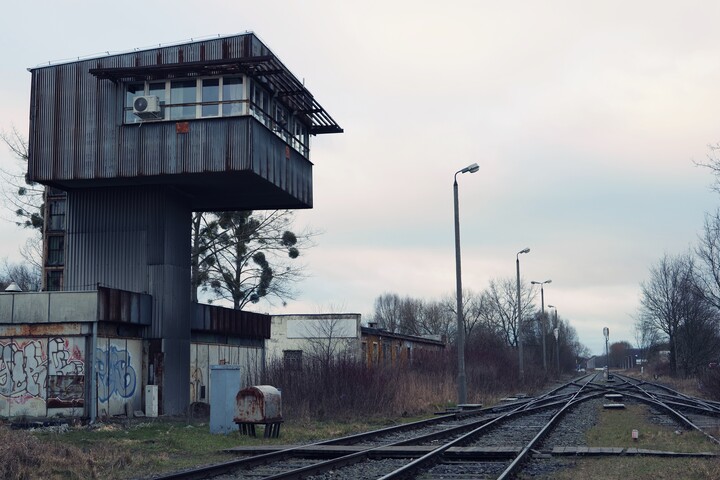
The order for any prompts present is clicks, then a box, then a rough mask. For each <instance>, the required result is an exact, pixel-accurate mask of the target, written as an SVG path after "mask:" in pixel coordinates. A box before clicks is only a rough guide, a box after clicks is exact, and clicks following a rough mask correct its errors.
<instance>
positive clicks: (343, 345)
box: [267, 313, 360, 361]
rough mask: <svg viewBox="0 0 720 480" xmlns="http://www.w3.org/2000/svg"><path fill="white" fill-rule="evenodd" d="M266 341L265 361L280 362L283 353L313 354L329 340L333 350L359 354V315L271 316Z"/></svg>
mask: <svg viewBox="0 0 720 480" xmlns="http://www.w3.org/2000/svg"><path fill="white" fill-rule="evenodd" d="M271 322H272V328H271V337H270V340H268V342H267V358H268V361H271V360H273V359H282V358H283V351H284V350H302V351H303V354H304V355H310V354H312V352H313V350H315V349H317V347H318V346H320V345H321V344H324V343H327V342H328V341H332V342H334V343H336V344H337V345H336V350H337V351H338V353H340V351H347V350H350V352H351V353H352V354H353V355H357V354H358V353H359V352H360V314H358V313H338V314H318V315H273V316H272V318H271Z"/></svg>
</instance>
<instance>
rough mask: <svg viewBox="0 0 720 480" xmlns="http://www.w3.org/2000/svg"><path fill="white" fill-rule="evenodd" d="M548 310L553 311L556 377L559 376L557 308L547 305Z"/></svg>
mask: <svg viewBox="0 0 720 480" xmlns="http://www.w3.org/2000/svg"><path fill="white" fill-rule="evenodd" d="M548 308H552V309H554V310H555V329H554V332H553V333H555V366H556V368H557V372H558V375H560V324H559V323H558V317H557V307H556V306H555V305H548Z"/></svg>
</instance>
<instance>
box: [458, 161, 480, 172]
mask: <svg viewBox="0 0 720 480" xmlns="http://www.w3.org/2000/svg"><path fill="white" fill-rule="evenodd" d="M478 170H480V166H479V165H478V164H477V163H473V164H472V165H468V166H467V167H465V168H463V169H462V170H460V173H468V172H470V173H475V172H477V171H478Z"/></svg>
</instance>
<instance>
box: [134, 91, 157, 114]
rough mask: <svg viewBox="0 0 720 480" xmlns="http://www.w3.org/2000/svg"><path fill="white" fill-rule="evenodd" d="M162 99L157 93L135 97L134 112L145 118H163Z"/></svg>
mask: <svg viewBox="0 0 720 480" xmlns="http://www.w3.org/2000/svg"><path fill="white" fill-rule="evenodd" d="M161 108H162V107H161V106H160V99H159V98H158V97H157V95H146V96H139V97H135V99H134V100H133V113H134V114H135V115H136V116H137V117H140V118H142V119H144V120H148V119H157V118H162V111H161Z"/></svg>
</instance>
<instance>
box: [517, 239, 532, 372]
mask: <svg viewBox="0 0 720 480" xmlns="http://www.w3.org/2000/svg"><path fill="white" fill-rule="evenodd" d="M521 253H530V249H529V248H527V247H526V248H523V249H522V250H520V251H519V252H518V253H517V254H516V255H515V270H516V272H517V312H518V318H517V343H518V357H519V362H520V381H521V382H524V381H525V369H524V367H523V344H522V302H521V300H520V254H521Z"/></svg>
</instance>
